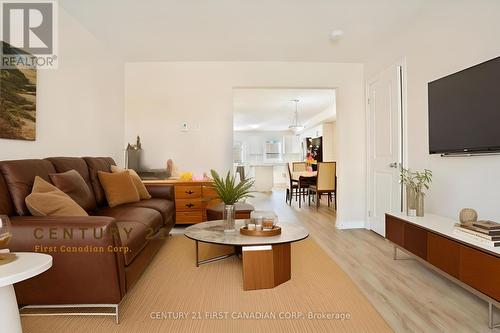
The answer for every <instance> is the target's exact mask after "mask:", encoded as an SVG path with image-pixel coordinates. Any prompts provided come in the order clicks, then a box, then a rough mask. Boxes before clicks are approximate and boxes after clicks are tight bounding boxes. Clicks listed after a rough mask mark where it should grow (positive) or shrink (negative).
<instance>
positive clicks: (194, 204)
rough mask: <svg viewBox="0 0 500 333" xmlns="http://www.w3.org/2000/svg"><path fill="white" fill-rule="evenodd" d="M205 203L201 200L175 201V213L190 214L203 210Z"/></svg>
mask: <svg viewBox="0 0 500 333" xmlns="http://www.w3.org/2000/svg"><path fill="white" fill-rule="evenodd" d="M202 209H203V201H202V200H201V198H193V199H175V211H176V212H186V211H187V212H189V211H193V210H202Z"/></svg>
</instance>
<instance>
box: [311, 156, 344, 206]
mask: <svg viewBox="0 0 500 333" xmlns="http://www.w3.org/2000/svg"><path fill="white" fill-rule="evenodd" d="M336 169H337V163H336V162H318V175H317V178H316V184H315V185H310V186H309V188H308V190H307V196H308V199H309V205H311V195H313V194H315V200H316V207H319V201H320V199H321V196H322V195H323V194H327V195H328V207H330V203H331V201H332V195H333V196H334V198H335V202H334V204H335V210H336V209H337V189H336V187H337V176H336V171H337V170H336Z"/></svg>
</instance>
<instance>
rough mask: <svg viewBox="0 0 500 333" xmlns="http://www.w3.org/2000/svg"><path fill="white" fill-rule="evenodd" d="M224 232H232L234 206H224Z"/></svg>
mask: <svg viewBox="0 0 500 333" xmlns="http://www.w3.org/2000/svg"><path fill="white" fill-rule="evenodd" d="M223 219H224V232H233V231H235V229H234V220H235V209H234V205H224V216H223Z"/></svg>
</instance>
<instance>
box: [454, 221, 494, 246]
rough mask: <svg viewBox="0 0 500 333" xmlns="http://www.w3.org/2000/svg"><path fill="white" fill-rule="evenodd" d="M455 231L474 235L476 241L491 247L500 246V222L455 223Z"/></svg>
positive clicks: (470, 235)
mask: <svg viewBox="0 0 500 333" xmlns="http://www.w3.org/2000/svg"><path fill="white" fill-rule="evenodd" d="M455 233H456V234H461V235H466V236H469V237H473V238H474V239H475V240H476V241H479V242H481V243H483V244H484V245H487V246H490V247H499V246H500V223H497V222H493V221H476V222H467V223H461V224H458V223H457V224H455Z"/></svg>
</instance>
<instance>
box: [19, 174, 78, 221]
mask: <svg viewBox="0 0 500 333" xmlns="http://www.w3.org/2000/svg"><path fill="white" fill-rule="evenodd" d="M25 200H26V206H28V209H29V210H30V212H31V214H33V215H34V216H88V214H87V212H86V211H85V210H84V209H83V208H82V207H80V206H79V205H78V204H77V203H76V202H75V201H73V199H71V198H70V197H69V195H67V194H66V193H64V192H63V191H61V190H60V189H58V188H57V187H55V186H54V185H52V184H50V183H49V182H47V181H45V180H43V179H42V178H40V177H38V176H36V177H35V182H34V184H33V191H32V192H31V194H30V195H28V196H27V197H26V199H25Z"/></svg>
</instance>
